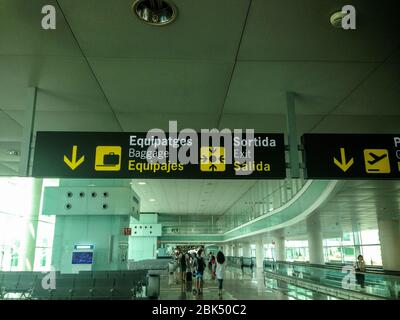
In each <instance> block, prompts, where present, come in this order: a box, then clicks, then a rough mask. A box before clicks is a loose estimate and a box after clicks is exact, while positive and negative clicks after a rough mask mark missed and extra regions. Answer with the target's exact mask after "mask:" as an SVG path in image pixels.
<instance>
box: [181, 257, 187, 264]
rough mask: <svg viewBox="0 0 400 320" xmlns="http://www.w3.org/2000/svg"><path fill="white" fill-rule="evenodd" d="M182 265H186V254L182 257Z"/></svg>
mask: <svg viewBox="0 0 400 320" xmlns="http://www.w3.org/2000/svg"><path fill="white" fill-rule="evenodd" d="M181 266H183V267H186V256H184V255H183V256H182V258H181Z"/></svg>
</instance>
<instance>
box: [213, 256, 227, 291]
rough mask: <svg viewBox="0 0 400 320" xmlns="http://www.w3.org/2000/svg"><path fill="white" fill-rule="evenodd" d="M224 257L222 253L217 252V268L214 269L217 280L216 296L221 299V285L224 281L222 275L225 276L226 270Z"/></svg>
mask: <svg viewBox="0 0 400 320" xmlns="http://www.w3.org/2000/svg"><path fill="white" fill-rule="evenodd" d="M225 261H226V260H225V255H224V254H223V253H222V251H218V253H217V267H216V272H215V273H216V276H217V280H218V296H219V297H220V298H222V283H223V281H224V275H225V268H226V262H225Z"/></svg>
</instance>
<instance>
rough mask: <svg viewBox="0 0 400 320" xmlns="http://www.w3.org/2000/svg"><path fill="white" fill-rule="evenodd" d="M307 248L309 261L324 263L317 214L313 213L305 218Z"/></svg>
mask: <svg viewBox="0 0 400 320" xmlns="http://www.w3.org/2000/svg"><path fill="white" fill-rule="evenodd" d="M307 234H308V250H309V253H310V263H313V264H324V247H323V238H322V231H321V223H320V220H319V216H318V215H317V214H313V215H311V216H310V217H308V218H307Z"/></svg>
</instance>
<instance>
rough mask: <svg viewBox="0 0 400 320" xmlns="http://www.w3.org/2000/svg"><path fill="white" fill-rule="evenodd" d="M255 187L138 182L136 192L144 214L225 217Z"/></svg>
mask: <svg viewBox="0 0 400 320" xmlns="http://www.w3.org/2000/svg"><path fill="white" fill-rule="evenodd" d="M139 182H142V183H143V182H145V183H146V184H145V185H140V184H139ZM255 183H256V181H255V180H254V181H250V180H247V181H246V180H241V181H235V180H157V179H134V180H132V188H133V189H134V190H135V192H136V193H137V194H138V195H139V196H140V199H141V211H142V212H158V213H168V214H174V215H222V214H223V213H224V212H225V211H226V210H228V209H229V208H230V207H231V206H232V205H233V204H234V203H235V202H236V201H237V200H238V199H240V198H241V197H242V195H243V194H244V193H246V192H247V191H248V190H249V189H250V188H251V187H252V186H253V185H254V184H255ZM150 199H154V200H155V201H154V202H152V201H150Z"/></svg>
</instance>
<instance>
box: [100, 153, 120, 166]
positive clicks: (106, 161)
mask: <svg viewBox="0 0 400 320" xmlns="http://www.w3.org/2000/svg"><path fill="white" fill-rule="evenodd" d="M118 164H119V155H118V154H115V153H114V152H110V153H108V154H105V155H104V158H103V165H105V166H116V165H118Z"/></svg>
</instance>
